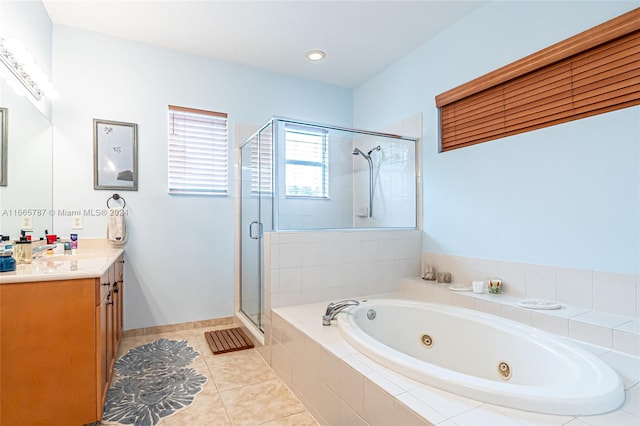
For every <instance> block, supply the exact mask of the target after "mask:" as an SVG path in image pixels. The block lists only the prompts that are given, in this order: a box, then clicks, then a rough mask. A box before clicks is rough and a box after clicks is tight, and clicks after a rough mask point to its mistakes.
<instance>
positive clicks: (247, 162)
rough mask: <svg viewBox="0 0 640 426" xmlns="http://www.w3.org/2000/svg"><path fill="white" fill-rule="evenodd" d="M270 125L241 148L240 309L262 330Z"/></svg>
mask: <svg viewBox="0 0 640 426" xmlns="http://www.w3.org/2000/svg"><path fill="white" fill-rule="evenodd" d="M271 134H272V131H271V125H270V124H269V125H267V126H266V127H264V128H263V129H261V130H260V131H259V132H258V133H256V134H255V135H254V136H252V137H251V138H250V139H249V140H248V141H247V142H245V144H244V145H242V147H241V148H240V150H241V179H242V181H241V187H240V191H241V207H240V210H241V214H240V220H241V232H240V235H241V241H240V252H241V255H240V310H241V311H242V312H243V313H244V314H245V315H246V316H247V317H248V318H249V319H250V320H251V321H252V322H253V323H254V324H255V325H256V327H258V329H260V331H264V328H263V324H264V265H263V258H264V254H263V239H262V237H263V235H264V232H266V231H271V230H272V229H273V227H272V219H271V218H272V198H273V197H272V185H271V176H272V171H271V164H272V161H271V159H272V137H271Z"/></svg>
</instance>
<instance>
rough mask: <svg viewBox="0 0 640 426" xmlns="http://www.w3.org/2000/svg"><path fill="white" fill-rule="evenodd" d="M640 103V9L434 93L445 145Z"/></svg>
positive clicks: (463, 143) (475, 141)
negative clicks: (473, 78)
mask: <svg viewBox="0 0 640 426" xmlns="http://www.w3.org/2000/svg"><path fill="white" fill-rule="evenodd" d="M634 105H640V8H639V9H634V10H632V11H631V12H628V13H626V14H624V15H621V16H619V17H618V18H615V19H613V20H610V21H607V22H605V23H604V24H601V25H598V26H596V27H594V28H592V29H590V30H587V31H585V32H583V33H580V34H578V35H576V36H574V37H571V38H569V39H567V40H564V41H562V42H560V43H557V44H555V45H553V46H551V47H548V48H546V49H543V50H541V51H539V52H536V53H534V54H532V55H530V56H527V57H525V58H523V59H521V60H519V61H516V62H514V63H512V64H509V65H507V66H505V67H502V68H500V69H498V70H496V71H493V72H491V73H489V74H486V75H484V76H482V77H479V78H477V79H475V80H472V81H470V82H468V83H466V84H463V85H462V86H459V87H457V88H455V89H452V90H449V91H448V92H445V93H442V94H440V95H438V96H436V106H437V107H438V108H439V109H440V144H441V145H440V150H441V151H450V150H453V149H457V148H462V147H465V146H469V145H474V144H478V143H482V142H487V141H490V140H494V139H498V138H503V137H506V136H511V135H515V134H518V133H523V132H528V131H531V130H536V129H540V128H543V127H548V126H553V125H556V124H560V123H564V122H567V121H572V120H577V119H580V118H585V117H589V116H592V115H596V114H602V113H605V112H609V111H614V110H617V109H621V108H627V107H630V106H634Z"/></svg>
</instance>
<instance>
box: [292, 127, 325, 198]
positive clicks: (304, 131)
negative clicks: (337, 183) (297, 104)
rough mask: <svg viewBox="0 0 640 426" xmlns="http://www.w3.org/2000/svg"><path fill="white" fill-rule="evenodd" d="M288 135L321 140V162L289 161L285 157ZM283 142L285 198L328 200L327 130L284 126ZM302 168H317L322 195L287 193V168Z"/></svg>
mask: <svg viewBox="0 0 640 426" xmlns="http://www.w3.org/2000/svg"><path fill="white" fill-rule="evenodd" d="M289 133H297V134H303V135H310V136H316V137H320V138H322V143H321V144H322V148H321V153H322V160H321V161H304V160H293V159H289V158H288V156H287V153H288V151H289V150H288V149H287V148H288V146H287V145H288V143H289V137H288V134H289ZM284 135H285V138H284V140H285V142H284V151H285V152H284V192H285V194H284V195H285V197H286V198H301V199H316V200H326V199H329V194H330V193H329V132H328V130H327V129H324V128H321V127H314V126H308V125H300V124H292V123H287V124H285V130H284ZM318 145H320V144H318ZM288 165H294V166H303V167H317V168H320V170H321V173H322V179H321V183H322V194H321V195H311V194H300V193H295V194H293V193H289V185H287V178H288V175H287V166H288Z"/></svg>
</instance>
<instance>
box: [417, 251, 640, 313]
mask: <svg viewBox="0 0 640 426" xmlns="http://www.w3.org/2000/svg"><path fill="white" fill-rule="evenodd" d="M422 263H423V265H432V266H433V267H434V268H435V269H436V271H438V272H451V274H452V277H453V282H454V283H456V284H470V283H471V281H473V280H485V281H486V280H487V279H488V278H493V277H495V278H501V279H502V282H503V284H504V287H503V292H504V293H505V294H507V295H509V296H514V297H534V298H539V299H546V300H554V301H558V302H561V303H567V304H570V305H574V306H581V307H584V308H587V309H592V310H596V311H602V312H608V313H612V314H617V315H624V316H630V317H640V275H634V274H619V273H610V272H601V271H591V270H584V269H572V268H562V267H557V266H547V265H534V264H527V263H520V262H509V261H501V260H494V259H480V258H472V257H462V256H451V255H446V254H439V253H430V252H427V253H423V254H422Z"/></svg>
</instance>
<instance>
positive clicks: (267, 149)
mask: <svg viewBox="0 0 640 426" xmlns="http://www.w3.org/2000/svg"><path fill="white" fill-rule="evenodd" d="M272 136H273V132H272V131H271V127H268V128H266V129H264V130H263V131H262V132H260V134H259V136H258V135H256V136H255V137H254V139H253V140H252V141H251V162H252V164H253V165H256V167H252V169H251V193H252V194H254V195H258V194H259V193H260V194H262V195H267V196H268V195H271V194H272V193H273V172H272V170H273V137H272ZM258 138H259V139H258ZM258 143H259V144H260V145H259V146H258Z"/></svg>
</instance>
